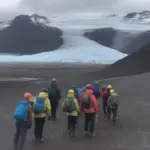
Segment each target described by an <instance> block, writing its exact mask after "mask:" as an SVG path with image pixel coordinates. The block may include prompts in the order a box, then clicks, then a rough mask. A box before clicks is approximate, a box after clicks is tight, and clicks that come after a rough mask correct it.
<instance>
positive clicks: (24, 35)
mask: <svg viewBox="0 0 150 150" xmlns="http://www.w3.org/2000/svg"><path fill="white" fill-rule="evenodd" d="M48 23H49V20H48V19H47V18H46V17H43V16H39V15H36V14H34V15H32V16H28V15H20V16H17V17H15V18H14V19H13V20H12V21H11V22H10V25H8V26H7V27H6V28H3V29H1V30H0V53H9V54H19V55H24V54H35V53H40V52H44V51H52V50H55V49H57V48H59V47H60V46H61V45H62V44H63V39H62V37H61V36H62V31H61V30H60V29H58V28H55V27H49V26H47V25H46V24H48Z"/></svg>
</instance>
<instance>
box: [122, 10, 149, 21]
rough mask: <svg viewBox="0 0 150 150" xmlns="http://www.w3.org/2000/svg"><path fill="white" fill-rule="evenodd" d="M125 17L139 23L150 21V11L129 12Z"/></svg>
mask: <svg viewBox="0 0 150 150" xmlns="http://www.w3.org/2000/svg"><path fill="white" fill-rule="evenodd" d="M124 19H125V20H131V21H137V22H139V23H150V11H142V12H131V13H128V14H127V15H126V16H125V17H124Z"/></svg>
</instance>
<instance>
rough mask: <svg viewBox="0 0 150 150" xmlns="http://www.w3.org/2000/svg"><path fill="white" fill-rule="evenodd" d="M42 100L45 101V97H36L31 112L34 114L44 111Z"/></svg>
mask: <svg viewBox="0 0 150 150" xmlns="http://www.w3.org/2000/svg"><path fill="white" fill-rule="evenodd" d="M44 102H45V99H43V98H40V97H37V98H36V102H35V104H34V106H33V112H34V113H35V114H41V113H44V112H45V108H44Z"/></svg>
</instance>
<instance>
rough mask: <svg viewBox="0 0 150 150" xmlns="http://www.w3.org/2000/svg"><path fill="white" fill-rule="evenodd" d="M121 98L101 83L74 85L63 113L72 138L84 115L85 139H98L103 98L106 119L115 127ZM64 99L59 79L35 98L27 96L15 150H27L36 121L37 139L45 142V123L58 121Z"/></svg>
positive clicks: (18, 113) (16, 115) (19, 114)
mask: <svg viewBox="0 0 150 150" xmlns="http://www.w3.org/2000/svg"><path fill="white" fill-rule="evenodd" d="M117 96H118V95H117V93H116V92H115V90H114V89H113V88H112V86H111V85H108V86H104V87H103V88H102V89H100V88H99V85H98V82H94V83H93V84H87V85H86V86H85V87H83V88H78V87H77V86H76V85H75V84H74V85H72V87H70V89H69V90H68V92H67V96H66V98H65V99H64V101H63V103H62V110H63V112H65V113H66V115H67V118H68V119H67V122H68V123H67V125H68V135H69V136H71V137H75V131H76V124H77V122H78V121H79V119H80V116H81V115H82V113H84V116H85V123H84V131H85V136H88V135H89V136H94V128H95V119H98V118H99V115H100V98H101V99H102V102H103V103H102V104H103V112H104V118H105V119H106V118H107V119H111V118H112V121H113V123H114V124H115V121H116V115H117V109H118V104H119V103H118V98H117ZM60 99H61V91H60V89H59V88H58V86H57V81H56V78H53V79H52V80H51V85H50V86H49V87H48V88H44V89H42V90H41V92H40V93H39V94H38V95H37V96H35V97H34V96H33V95H32V94H31V93H25V94H24V98H23V100H21V101H19V103H18V105H17V107H16V109H15V111H14V116H13V117H14V120H15V124H16V133H15V138H14V150H22V149H23V145H24V142H25V139H26V135H27V131H28V129H30V128H31V126H32V121H33V120H34V137H35V140H36V142H42V141H43V128H44V124H45V121H46V119H48V120H56V119H57V115H56V112H57V107H58V102H59V100H60Z"/></svg>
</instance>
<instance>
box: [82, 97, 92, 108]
mask: <svg viewBox="0 0 150 150" xmlns="http://www.w3.org/2000/svg"><path fill="white" fill-rule="evenodd" d="M81 104H82V108H86V109H89V108H91V95H90V94H84V95H82V97H81Z"/></svg>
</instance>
